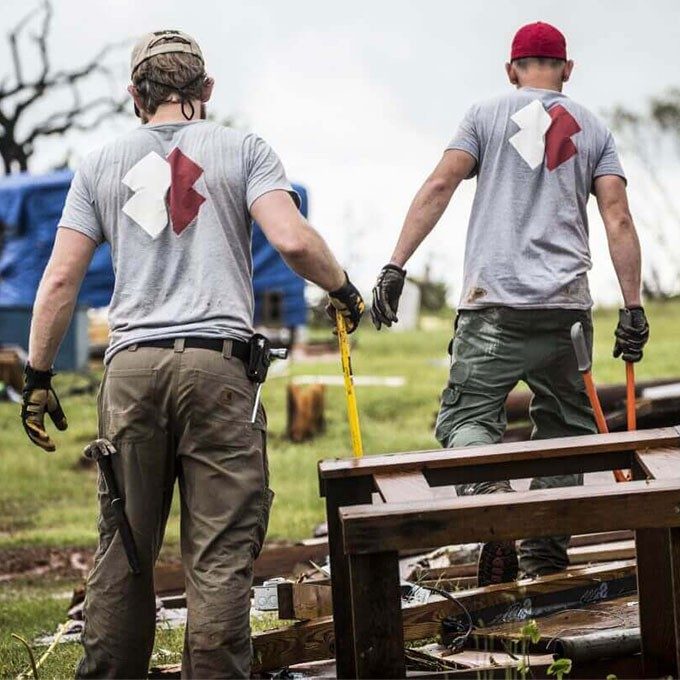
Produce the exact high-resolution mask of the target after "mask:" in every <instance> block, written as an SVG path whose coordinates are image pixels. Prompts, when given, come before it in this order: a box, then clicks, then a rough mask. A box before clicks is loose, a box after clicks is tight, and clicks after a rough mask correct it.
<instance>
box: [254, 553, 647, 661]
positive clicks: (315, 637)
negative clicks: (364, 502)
mask: <svg viewBox="0 0 680 680" xmlns="http://www.w3.org/2000/svg"><path fill="white" fill-rule="evenodd" d="M634 579H635V564H634V562H632V561H625V562H616V563H613V564H611V565H601V566H597V567H587V568H581V569H574V570H572V571H569V572H566V573H562V574H552V575H550V576H544V577H543V578H538V579H534V580H528V581H522V582H520V583H513V584H501V585H497V586H488V587H486V588H474V589H472V590H469V591H461V592H458V593H456V600H457V601H458V602H459V603H461V604H462V605H463V606H465V607H466V608H467V609H468V611H470V613H471V615H473V616H474V617H475V620H477V619H478V617H479V616H482V617H484V616H486V617H488V621H489V622H492V621H499V620H507V619H508V617H509V616H511V615H512V613H513V611H514V613H515V615H516V616H518V615H521V614H522V607H521V605H522V604H523V603H524V602H525V601H526V600H527V599H529V600H531V601H532V602H537V603H540V602H542V601H546V600H547V599H548V598H551V597H553V598H557V599H558V600H559V597H560V596H559V594H560V593H562V592H564V593H571V594H570V595H568V597H567V599H569V598H570V597H573V593H574V592H575V591H578V590H579V589H580V591H581V593H582V595H581V596H580V601H584V599H585V601H593V600H594V601H597V600H598V599H602V598H603V597H607V596H610V595H611V596H614V595H618V594H621V593H625V592H628V591H629V589H630V588H631V587H633V588H634V585H635V580H634ZM603 584H604V585H603ZM588 593H590V594H588ZM537 598H538V599H537ZM541 598H543V599H541ZM563 599H564V598H563ZM517 605H520V606H519V607H518V606H517ZM460 612H461V610H460V607H459V606H458V605H456V604H455V603H453V602H450V601H449V600H446V599H444V598H438V599H434V600H433V601H430V602H428V603H426V604H423V605H417V606H414V607H408V608H405V609H402V610H401V618H402V621H403V630H404V640H406V641H413V640H423V639H425V638H428V637H434V636H436V635H438V634H439V632H440V630H441V622H442V621H443V620H444V619H445V618H446V617H450V616H455V615H459V614H460ZM485 620H487V619H485ZM253 649H254V654H255V656H254V666H253V672H263V671H268V670H273V669H276V668H282V667H283V666H289V665H292V664H295V663H303V662H307V661H316V660H319V659H327V658H330V657H332V656H333V655H334V653H335V635H334V630H333V619H332V618H331V617H330V616H329V617H325V618H322V619H316V620H313V621H307V622H302V623H297V624H294V625H292V626H288V627H286V628H276V629H274V630H269V631H266V632H263V633H256V634H254V635H253Z"/></svg>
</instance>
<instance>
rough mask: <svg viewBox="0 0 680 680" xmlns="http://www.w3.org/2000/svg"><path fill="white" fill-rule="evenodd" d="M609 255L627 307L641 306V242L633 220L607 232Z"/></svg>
mask: <svg viewBox="0 0 680 680" xmlns="http://www.w3.org/2000/svg"><path fill="white" fill-rule="evenodd" d="M607 238H608V241H609V253H610V255H611V258H612V263H613V265H614V270H615V271H616V276H617V278H618V280H619V285H620V286H621V293H622V294H623V300H624V304H625V306H626V307H638V306H639V305H640V287H641V278H642V276H641V269H642V263H641V260H642V258H641V254H640V242H639V240H638V237H637V233H636V231H635V227H634V225H633V220H632V219H630V218H625V219H622V220H620V223H619V224H618V225H617V226H616V227H615V228H611V229H608V230H607Z"/></svg>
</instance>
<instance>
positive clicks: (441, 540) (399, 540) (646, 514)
mask: <svg viewBox="0 0 680 680" xmlns="http://www.w3.org/2000/svg"><path fill="white" fill-rule="evenodd" d="M678 507H680V480H669V481H665V480H651V481H647V482H643V481H639V482H627V483H626V484H613V485H606V486H590V487H587V488H584V487H565V488H559V489H545V490H536V491H524V492H517V493H513V494H491V495H485V496H464V497H461V498H456V499H438V500H434V501H428V502H425V501H423V502H420V503H418V504H415V503H411V504H407V503H403V504H393V505H390V504H387V503H386V504H385V505H384V506H380V507H373V506H369V505H363V506H355V507H352V508H341V509H340V519H341V523H342V536H343V543H344V550H345V552H347V553H369V552H377V551H383V550H399V549H400V548H404V547H406V546H408V547H410V548H417V547H423V548H424V547H426V545H427V546H430V545H432V543H435V544H440V545H449V544H455V543H473V542H485V541H493V540H512V539H517V538H524V537H526V536H554V535H560V534H562V533H564V532H565V531H569V532H574V533H589V532H595V531H605V530H608V529H630V528H635V529H651V528H658V527H676V526H680V512H678V511H677V508H678ZM518 517H519V518H521V521H518ZM565 518H568V521H567V522H566V523H565Z"/></svg>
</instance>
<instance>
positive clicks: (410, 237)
mask: <svg viewBox="0 0 680 680" xmlns="http://www.w3.org/2000/svg"><path fill="white" fill-rule="evenodd" d="M475 163H476V161H475V159H474V158H473V157H472V156H471V155H470V154H468V153H466V152H465V151H459V150H457V149H452V150H450V151H445V152H444V155H443V157H442V159H441V160H440V161H439V163H438V165H437V167H436V168H435V169H434V171H433V172H432V174H431V175H430V176H429V177H428V178H427V180H426V181H425V183H424V184H423V186H422V187H421V188H420V191H418V193H417V194H416V195H415V198H414V199H413V202H412V203H411V207H410V208H409V210H408V213H407V214H406V219H405V220H404V226H403V227H402V228H401V233H400V234H399V240H398V241H397V245H396V247H395V249H394V253H393V255H392V259H391V260H390V262H391V263H392V264H395V265H397V266H398V267H401V268H403V267H404V265H405V264H406V262H407V261H408V260H409V258H410V257H411V255H413V253H414V252H415V251H416V249H417V248H418V246H419V245H420V244H421V243H422V242H423V240H424V239H425V237H426V236H427V235H428V234H429V233H430V232H431V231H432V230H433V229H434V227H435V225H436V224H437V222H438V221H439V218H440V217H441V216H442V214H443V213H444V210H446V206H448V204H449V201H450V200H451V197H452V196H453V192H454V191H455V190H456V188H457V187H458V185H459V184H460V183H461V182H462V181H463V180H464V179H465V178H466V177H468V176H469V175H470V173H471V172H472V169H473V168H474V167H475Z"/></svg>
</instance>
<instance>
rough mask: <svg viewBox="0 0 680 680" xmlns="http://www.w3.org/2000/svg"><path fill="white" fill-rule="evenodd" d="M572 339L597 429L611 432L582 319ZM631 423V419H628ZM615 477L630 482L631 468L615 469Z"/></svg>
mask: <svg viewBox="0 0 680 680" xmlns="http://www.w3.org/2000/svg"><path fill="white" fill-rule="evenodd" d="M571 341H572V343H573V345H574V353H575V354H576V361H577V363H578V370H579V371H580V372H581V375H582V376H583V382H584V383H585V386H586V394H587V395H588V401H590V405H591V407H592V409H593V414H594V415H595V424H596V425H597V430H598V432H600V434H605V433H607V432H609V428H608V427H607V420H606V418H605V417H604V412H603V411H602V404H600V398H599V397H598V396H597V390H596V389H595V383H594V382H593V376H592V373H591V372H590V369H591V366H592V361H591V359H590V352H588V347H587V346H586V338H585V335H584V333H583V326H582V324H581V322H580V321H577V322H576V323H575V324H574V325H573V326H572V327H571ZM634 394H635V388H634V387H633V395H634ZM633 410H635V402H634V400H633ZM629 418H630V416H629ZM628 422H629V423H630V420H629V421H628ZM614 479H615V480H616V481H617V482H628V481H630V479H631V476H630V471H629V470H614Z"/></svg>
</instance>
